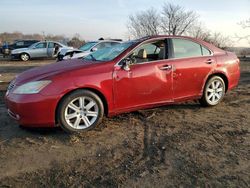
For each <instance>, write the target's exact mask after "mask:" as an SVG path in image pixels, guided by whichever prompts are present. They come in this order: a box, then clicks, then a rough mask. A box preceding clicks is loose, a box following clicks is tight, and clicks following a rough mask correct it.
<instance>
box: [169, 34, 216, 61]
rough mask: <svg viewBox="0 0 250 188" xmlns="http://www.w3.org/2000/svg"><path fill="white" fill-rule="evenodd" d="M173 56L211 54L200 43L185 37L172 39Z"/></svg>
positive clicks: (185, 56)
mask: <svg viewBox="0 0 250 188" xmlns="http://www.w3.org/2000/svg"><path fill="white" fill-rule="evenodd" d="M172 43H173V51H174V58H188V57H200V56H208V55H211V52H210V51H209V50H208V49H207V48H205V47H203V46H202V45H200V44H198V43H195V42H192V41H190V40H186V39H172Z"/></svg>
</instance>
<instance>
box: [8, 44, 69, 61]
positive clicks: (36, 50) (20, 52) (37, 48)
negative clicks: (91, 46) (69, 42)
mask: <svg viewBox="0 0 250 188" xmlns="http://www.w3.org/2000/svg"><path fill="white" fill-rule="evenodd" d="M61 48H64V49H73V47H69V46H66V45H64V44H61V43H59V42H54V41H41V42H37V43H34V44H32V45H31V46H29V47H28V48H20V49H16V50H12V51H11V58H12V59H20V60H22V61H28V60H29V59H34V58H56V57H57V55H58V52H59V51H60V49H61Z"/></svg>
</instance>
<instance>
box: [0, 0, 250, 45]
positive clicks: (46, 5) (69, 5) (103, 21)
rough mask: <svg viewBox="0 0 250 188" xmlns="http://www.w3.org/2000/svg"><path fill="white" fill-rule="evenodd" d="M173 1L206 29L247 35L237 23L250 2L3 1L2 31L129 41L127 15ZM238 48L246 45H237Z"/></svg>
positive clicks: (0, 12) (249, 8) (0, 10)
mask: <svg viewBox="0 0 250 188" xmlns="http://www.w3.org/2000/svg"><path fill="white" fill-rule="evenodd" d="M164 2H174V3H176V4H179V5H181V6H183V7H185V8H186V9H188V10H193V11H195V12H197V13H198V14H199V15H200V20H201V21H202V22H204V25H205V26H206V28H207V29H210V30H212V31H218V32H222V33H223V34H225V35H229V36H232V37H234V36H235V34H238V35H247V34H249V33H250V29H248V30H244V29H242V28H241V27H240V26H239V25H238V24H237V23H238V22H240V21H242V20H245V19H247V18H249V17H250V0H209V1H208V0H207V1H202V0H172V1H167V0H60V1H59V0H58V1H57V0H0V32H13V31H21V32H23V33H42V32H45V33H46V34H48V33H50V34H64V35H65V36H69V37H71V36H73V35H74V34H75V33H79V34H80V35H81V37H82V38H83V39H85V40H95V39H98V38H99V37H112V38H123V39H125V38H126V36H127V35H126V32H127V29H126V23H127V20H128V16H129V15H130V14H133V13H135V12H138V11H142V10H146V9H149V8H151V7H154V8H155V9H157V10H159V11H161V9H162V6H163V4H164ZM235 45H236V46H247V43H246V42H244V41H241V42H240V43H239V42H237V43H236V44H235Z"/></svg>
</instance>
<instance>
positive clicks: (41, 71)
mask: <svg viewBox="0 0 250 188" xmlns="http://www.w3.org/2000/svg"><path fill="white" fill-rule="evenodd" d="M93 64H94V63H91V62H87V61H83V60H81V59H74V60H68V61H60V62H56V63H52V64H49V65H45V66H43V67H37V68H33V69H29V70H27V71H25V72H23V73H21V74H19V75H18V76H17V77H16V79H15V84H16V85H21V84H24V83H26V82H29V81H37V80H41V79H48V77H51V76H55V75H57V74H60V73H64V72H68V71H71V70H75V69H79V68H84V67H89V66H91V65H93Z"/></svg>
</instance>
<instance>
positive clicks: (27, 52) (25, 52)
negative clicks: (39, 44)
mask: <svg viewBox="0 0 250 188" xmlns="http://www.w3.org/2000/svg"><path fill="white" fill-rule="evenodd" d="M22 54H27V55H28V56H29V59H30V58H31V56H30V54H29V53H28V52H21V53H20V54H19V58H20V59H21V55H22Z"/></svg>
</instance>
